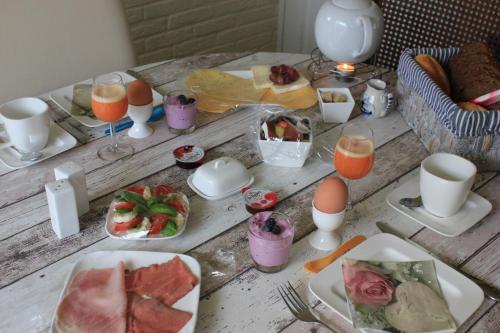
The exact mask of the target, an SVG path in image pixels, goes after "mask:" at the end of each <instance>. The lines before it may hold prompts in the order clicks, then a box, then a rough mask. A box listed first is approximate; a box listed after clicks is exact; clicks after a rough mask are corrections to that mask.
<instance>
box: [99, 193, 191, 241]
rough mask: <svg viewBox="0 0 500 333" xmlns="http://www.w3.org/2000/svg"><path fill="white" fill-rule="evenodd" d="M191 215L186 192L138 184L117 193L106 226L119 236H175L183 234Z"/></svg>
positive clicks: (156, 238)
mask: <svg viewBox="0 0 500 333" xmlns="http://www.w3.org/2000/svg"><path fill="white" fill-rule="evenodd" d="M188 216H189V201H188V198H187V197H186V195H185V194H183V193H181V192H178V191H176V190H175V189H174V188H173V187H171V186H169V185H166V184H159V185H156V186H152V185H137V186H131V187H128V188H125V189H122V190H120V191H118V192H116V194H115V199H114V200H113V202H112V203H111V205H110V207H109V210H108V214H107V215H106V225H105V229H106V233H107V234H108V235H109V236H110V237H111V238H116V239H126V240H138V239H141V240H160V239H171V238H174V237H177V236H179V235H181V234H182V232H183V231H184V229H185V228H186V223H187V219H188Z"/></svg>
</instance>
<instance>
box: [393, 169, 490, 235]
mask: <svg viewBox="0 0 500 333" xmlns="http://www.w3.org/2000/svg"><path fill="white" fill-rule="evenodd" d="M419 183H420V182H419V177H418V176H417V177H414V178H412V179H411V180H410V181H408V182H407V183H405V184H403V185H401V186H400V187H398V188H397V189H395V190H394V191H392V192H391V194H389V195H388V196H387V198H386V201H387V203H388V204H389V206H391V207H392V208H394V209H395V210H397V211H398V212H400V213H401V214H403V215H406V216H408V217H409V218H411V219H412V220H414V221H415V222H418V223H420V224H421V225H423V226H425V227H427V228H429V229H431V230H433V231H435V232H437V233H438V234H441V235H443V236H446V237H455V236H458V235H460V234H461V233H463V232H464V231H466V230H467V229H469V228H470V227H472V226H473V225H474V224H476V223H477V222H479V221H481V220H482V219H483V217H485V216H486V215H488V213H489V212H490V211H491V208H492V205H491V203H490V202H489V201H488V200H486V199H485V198H483V197H482V196H480V195H479V194H476V193H474V192H470V193H469V196H468V197H467V201H466V202H465V203H464V205H463V206H462V208H461V209H460V210H459V211H458V213H456V214H455V215H453V216H450V217H437V216H435V215H432V214H431V213H429V212H427V211H426V210H425V208H424V207H418V208H407V207H405V206H403V205H401V204H400V203H399V199H401V198H413V197H417V196H419V195H420V186H419Z"/></svg>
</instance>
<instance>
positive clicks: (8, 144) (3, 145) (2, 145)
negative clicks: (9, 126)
mask: <svg viewBox="0 0 500 333" xmlns="http://www.w3.org/2000/svg"><path fill="white" fill-rule="evenodd" d="M12 146H13V144H12V142H9V141H7V142H2V143H0V149H5V148H9V147H12Z"/></svg>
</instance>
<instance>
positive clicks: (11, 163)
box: [0, 121, 76, 169]
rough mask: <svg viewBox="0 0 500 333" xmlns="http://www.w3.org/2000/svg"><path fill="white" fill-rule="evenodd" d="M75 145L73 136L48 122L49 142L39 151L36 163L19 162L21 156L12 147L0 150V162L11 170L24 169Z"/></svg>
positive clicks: (3, 133) (2, 134)
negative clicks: (40, 154)
mask: <svg viewBox="0 0 500 333" xmlns="http://www.w3.org/2000/svg"><path fill="white" fill-rule="evenodd" d="M0 135H1V136H2V137H3V138H5V137H6V136H7V134H6V133H5V132H2V133H0ZM75 145H76V139H75V138H74V137H73V136H71V135H70V134H69V133H68V132H66V131H65V130H64V129H62V128H61V127H60V126H59V125H57V124H56V123H54V122H53V121H50V133H49V140H48V141H47V146H45V148H43V149H42V151H41V153H42V154H43V155H42V157H41V158H40V159H38V160H36V161H21V154H20V153H19V152H18V151H17V150H16V149H14V147H8V148H4V149H0V161H1V162H2V163H3V164H5V165H6V166H7V167H9V168H12V169H20V168H25V167H27V166H30V165H33V164H36V163H40V162H41V161H44V160H46V159H48V158H51V157H52V156H55V155H57V154H60V153H62V152H63V151H66V150H68V149H70V148H73V147H74V146H75Z"/></svg>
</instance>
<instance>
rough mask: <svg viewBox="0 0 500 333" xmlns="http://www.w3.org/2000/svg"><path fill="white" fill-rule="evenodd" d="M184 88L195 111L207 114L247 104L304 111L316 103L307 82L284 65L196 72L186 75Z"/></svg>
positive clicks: (312, 91) (293, 69) (314, 95)
mask: <svg viewBox="0 0 500 333" xmlns="http://www.w3.org/2000/svg"><path fill="white" fill-rule="evenodd" d="M184 85H185V86H186V87H187V88H189V89H191V90H193V91H194V92H195V93H196V94H197V95H198V105H197V107H198V108H199V109H201V110H203V111H208V112H225V111H227V110H229V109H232V108H235V107H237V106H241V105H250V104H267V105H269V104H272V105H279V106H281V107H283V108H286V109H307V108H310V107H313V106H314V105H316V103H317V96H316V93H315V91H314V89H312V87H311V85H310V82H309V81H308V80H307V78H306V77H305V76H304V75H303V74H301V73H300V72H299V71H298V70H297V69H295V68H294V67H292V66H288V65H279V66H270V65H257V66H253V67H252V68H251V69H250V70H233V71H223V70H219V69H198V70H195V71H192V72H191V73H189V74H188V76H187V77H186V78H185V80H184Z"/></svg>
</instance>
